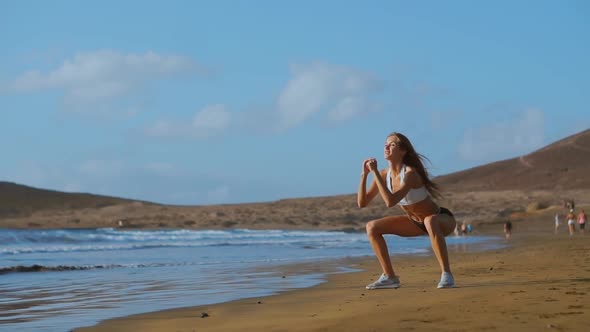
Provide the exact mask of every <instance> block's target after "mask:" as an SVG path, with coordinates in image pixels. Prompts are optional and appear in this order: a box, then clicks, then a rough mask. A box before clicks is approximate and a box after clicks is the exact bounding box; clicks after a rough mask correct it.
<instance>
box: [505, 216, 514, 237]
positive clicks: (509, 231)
mask: <svg viewBox="0 0 590 332" xmlns="http://www.w3.org/2000/svg"><path fill="white" fill-rule="evenodd" d="M511 235H512V222H510V220H508V221H507V222H505V223H504V237H505V238H506V240H510V236H511Z"/></svg>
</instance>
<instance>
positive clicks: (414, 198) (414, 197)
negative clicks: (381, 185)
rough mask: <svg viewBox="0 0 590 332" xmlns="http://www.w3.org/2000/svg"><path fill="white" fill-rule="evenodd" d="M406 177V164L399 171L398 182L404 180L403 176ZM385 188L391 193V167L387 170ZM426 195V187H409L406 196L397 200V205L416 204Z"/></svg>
mask: <svg viewBox="0 0 590 332" xmlns="http://www.w3.org/2000/svg"><path fill="white" fill-rule="evenodd" d="M405 177H406V165H402V171H401V173H400V182H402V183H403V182H404V178H405ZM387 189H389V191H391V192H392V193H393V188H392V187H391V168H390V169H388V170H387ZM426 197H428V191H427V190H426V187H424V186H422V187H420V188H411V189H410V191H408V194H407V195H406V197H404V198H402V200H401V201H399V203H398V204H399V205H412V204H416V203H418V202H420V201H423V200H424V199H426Z"/></svg>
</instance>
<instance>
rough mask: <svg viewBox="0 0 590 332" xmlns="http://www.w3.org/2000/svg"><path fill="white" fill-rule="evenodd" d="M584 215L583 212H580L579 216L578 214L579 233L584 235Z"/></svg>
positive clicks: (585, 219)
mask: <svg viewBox="0 0 590 332" xmlns="http://www.w3.org/2000/svg"><path fill="white" fill-rule="evenodd" d="M586 221H587V218H586V213H584V210H580V214H578V225H580V233H582V234H584V228H586Z"/></svg>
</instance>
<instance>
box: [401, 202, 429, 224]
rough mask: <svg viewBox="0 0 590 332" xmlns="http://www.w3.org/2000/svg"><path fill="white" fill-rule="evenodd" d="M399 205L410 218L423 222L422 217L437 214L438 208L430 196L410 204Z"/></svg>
mask: <svg viewBox="0 0 590 332" xmlns="http://www.w3.org/2000/svg"><path fill="white" fill-rule="evenodd" d="M400 206H401V208H402V210H404V211H405V212H406V213H407V214H408V216H409V217H410V218H412V219H413V220H415V221H420V222H424V219H425V218H426V217H428V216H431V215H433V214H437V213H438V210H439V207H438V205H437V204H436V203H435V202H434V201H433V200H432V199H431V198H430V197H428V198H426V199H424V200H422V201H420V202H418V203H415V204H412V205H400Z"/></svg>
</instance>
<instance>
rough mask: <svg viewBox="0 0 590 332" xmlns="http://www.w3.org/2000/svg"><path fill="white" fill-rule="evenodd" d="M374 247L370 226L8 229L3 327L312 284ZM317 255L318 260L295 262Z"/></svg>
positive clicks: (402, 242)
mask: <svg viewBox="0 0 590 332" xmlns="http://www.w3.org/2000/svg"><path fill="white" fill-rule="evenodd" d="M386 239H387V242H388V245H389V250H390V252H392V253H397V254H417V255H421V254H428V253H429V252H430V242H429V239H428V237H416V238H400V237H395V236H391V237H387V238H386ZM447 243H448V246H449V250H450V251H453V250H470V249H469V248H471V247H474V248H475V247H477V250H485V249H488V248H497V247H499V246H502V245H503V242H502V241H501V240H500V239H499V238H495V237H482V236H467V237H448V238H447ZM371 255H373V252H372V250H371V247H370V245H369V242H368V240H367V238H366V235H365V234H362V233H345V232H328V231H290V230H246V229H236V230H227V231H226V230H125V231H121V230H117V229H112V228H101V229H57V230H15V229H0V331H16V330H18V331H69V330H71V329H73V328H75V327H81V326H89V325H94V324H96V323H97V322H99V321H100V320H104V319H108V318H114V317H120V316H127V315H131V314H137V313H143V312H150V311H158V310H164V309H171V308H179V307H186V306H196V305H205V304H211V303H219V302H226V301H230V300H235V299H240V298H251V297H260V296H265V295H270V294H275V293H278V292H281V291H285V290H290V289H297V288H304V287H311V286H314V285H317V284H319V283H321V282H323V281H324V279H325V277H326V275H327V274H330V273H339V272H346V271H349V270H350V269H351V267H349V266H345V264H343V263H335V262H336V261H337V259H341V258H348V257H360V256H371ZM318 262H320V263H321V264H317V263H318ZM307 263H316V264H314V266H315V268H314V269H306V268H301V269H295V271H296V272H293V270H294V269H288V268H287V267H286V266H292V265H293V264H307ZM317 266H320V267H322V268H319V269H318V268H317ZM285 271H289V272H285ZM362 286H363V285H359V287H362Z"/></svg>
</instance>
